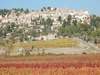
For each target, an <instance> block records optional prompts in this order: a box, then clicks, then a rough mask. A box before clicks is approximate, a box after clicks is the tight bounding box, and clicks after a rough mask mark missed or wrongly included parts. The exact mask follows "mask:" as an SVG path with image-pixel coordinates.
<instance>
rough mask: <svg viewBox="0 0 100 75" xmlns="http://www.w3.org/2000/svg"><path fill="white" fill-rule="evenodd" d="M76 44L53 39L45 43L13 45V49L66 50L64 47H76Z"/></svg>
mask: <svg viewBox="0 0 100 75" xmlns="http://www.w3.org/2000/svg"><path fill="white" fill-rule="evenodd" d="M77 44H78V42H77V41H76V40H73V39H70V38H65V39H54V40H46V41H35V42H31V43H21V44H15V45H14V47H31V46H34V47H35V48H64V47H65V48H66V47H76V46H77Z"/></svg>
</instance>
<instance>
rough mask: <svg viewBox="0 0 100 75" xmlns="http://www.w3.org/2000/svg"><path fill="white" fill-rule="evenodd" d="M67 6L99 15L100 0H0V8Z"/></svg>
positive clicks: (35, 8) (33, 8)
mask: <svg viewBox="0 0 100 75" xmlns="http://www.w3.org/2000/svg"><path fill="white" fill-rule="evenodd" d="M65 4H67V8H68V9H77V10H78V9H84V10H88V11H89V13H90V14H96V15H100V0H0V8H7V9H12V8H24V9H26V8H28V9H30V10H37V9H40V8H42V7H48V6H51V7H58V8H64V7H65Z"/></svg>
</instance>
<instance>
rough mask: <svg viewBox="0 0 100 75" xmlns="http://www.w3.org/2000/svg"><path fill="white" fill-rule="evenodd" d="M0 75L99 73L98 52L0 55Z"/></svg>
mask: <svg viewBox="0 0 100 75" xmlns="http://www.w3.org/2000/svg"><path fill="white" fill-rule="evenodd" d="M0 75H100V54H89V55H59V56H57V55H52V56H31V57H1V58H0Z"/></svg>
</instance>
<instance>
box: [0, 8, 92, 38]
mask: <svg viewBox="0 0 100 75" xmlns="http://www.w3.org/2000/svg"><path fill="white" fill-rule="evenodd" d="M68 15H71V16H72V19H73V20H77V21H78V22H81V23H84V22H87V23H90V20H89V13H88V11H87V10H71V9H59V8H56V9H55V8H51V9H42V10H38V11H31V12H29V13H28V14H25V13H24V12H20V11H19V12H18V13H17V14H16V13H15V11H14V10H12V11H11V13H10V14H6V16H5V17H2V16H1V15H0V27H3V26H6V23H8V22H10V23H12V22H14V23H15V24H16V25H20V26H19V28H23V25H26V24H27V25H28V28H25V31H29V30H30V29H31V27H32V26H33V25H32V24H33V23H32V20H35V19H38V18H43V19H45V20H46V19H47V18H51V19H52V20H53V24H52V26H51V30H52V31H55V32H57V28H58V27H60V26H61V25H62V24H61V22H59V21H58V18H59V16H61V18H62V20H66V21H67V18H68ZM38 23H40V20H38ZM24 27H25V26H24ZM39 28H40V29H37V31H38V30H40V32H42V28H44V26H43V25H40V27H39ZM42 37H43V39H50V38H55V35H51V34H50V35H46V36H43V35H41V36H40V37H37V38H36V39H40V38H42ZM48 37H50V38H48Z"/></svg>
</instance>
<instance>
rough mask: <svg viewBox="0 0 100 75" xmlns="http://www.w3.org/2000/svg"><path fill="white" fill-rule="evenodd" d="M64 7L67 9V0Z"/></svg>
mask: <svg viewBox="0 0 100 75" xmlns="http://www.w3.org/2000/svg"><path fill="white" fill-rule="evenodd" d="M65 9H67V0H65Z"/></svg>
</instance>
